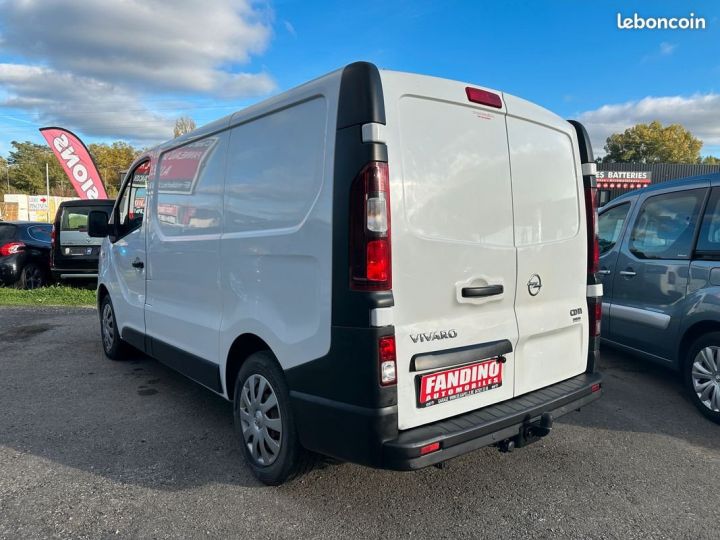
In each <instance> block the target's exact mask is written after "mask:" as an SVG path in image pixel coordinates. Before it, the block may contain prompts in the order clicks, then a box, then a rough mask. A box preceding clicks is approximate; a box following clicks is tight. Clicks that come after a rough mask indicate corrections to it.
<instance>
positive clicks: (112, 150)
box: [88, 141, 140, 196]
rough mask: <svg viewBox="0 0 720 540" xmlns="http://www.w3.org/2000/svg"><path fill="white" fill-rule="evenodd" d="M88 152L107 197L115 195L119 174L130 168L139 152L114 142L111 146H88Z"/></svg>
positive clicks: (131, 147) (126, 145)
mask: <svg viewBox="0 0 720 540" xmlns="http://www.w3.org/2000/svg"><path fill="white" fill-rule="evenodd" d="M88 150H90V154H91V155H92V157H93V159H94V160H95V165H97V168H98V172H99V173H100V177H101V178H102V180H103V184H104V185H105V190H106V191H107V192H108V196H113V195H115V194H116V193H117V190H118V188H119V186H120V181H121V174H122V173H124V172H125V171H127V170H128V169H129V168H130V165H131V164H132V162H133V161H135V158H136V157H138V156H139V155H140V152H139V151H138V150H137V149H135V148H134V147H133V146H131V145H129V144H128V143H126V142H122V141H115V142H114V143H112V144H89V145H88Z"/></svg>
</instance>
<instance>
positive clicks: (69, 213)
mask: <svg viewBox="0 0 720 540" xmlns="http://www.w3.org/2000/svg"><path fill="white" fill-rule="evenodd" d="M97 210H99V211H102V212H105V213H108V210H107V209H106V208H105V207H102V206H83V207H82V208H73V207H68V208H65V209H64V210H63V214H62V219H61V221H60V230H61V231H78V232H87V223H88V215H89V214H90V212H93V211H97Z"/></svg>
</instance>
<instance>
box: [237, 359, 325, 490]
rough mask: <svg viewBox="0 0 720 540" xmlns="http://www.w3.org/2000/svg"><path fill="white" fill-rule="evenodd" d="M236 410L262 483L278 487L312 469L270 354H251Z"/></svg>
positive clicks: (247, 457)
mask: <svg viewBox="0 0 720 540" xmlns="http://www.w3.org/2000/svg"><path fill="white" fill-rule="evenodd" d="M233 411H234V417H235V429H236V430H237V432H238V435H239V436H240V439H241V442H242V446H243V454H244V455H245V460H246V461H247V463H248V465H249V466H250V468H251V469H252V472H253V474H254V475H255V477H256V478H257V479H258V480H260V481H261V482H262V483H264V484H267V485H270V486H276V485H279V484H282V483H283V482H286V481H287V480H290V479H292V478H294V477H296V476H298V475H299V474H302V473H304V472H306V471H307V470H308V469H310V468H311V467H312V458H311V456H310V454H309V453H308V452H307V451H306V450H305V449H304V448H303V447H302V446H301V445H300V442H299V440H298V435H297V431H296V428H295V422H294V420H293V416H292V412H291V410H290V393H289V392H288V388H287V384H286V383H285V378H284V377H283V374H282V371H281V370H280V368H279V367H278V365H277V360H276V359H275V357H274V356H273V355H272V353H270V352H269V351H261V352H257V353H254V354H252V355H250V357H248V359H247V360H246V361H245V363H244V364H243V366H242V367H241V368H240V371H239V372H238V375H237V379H236V381H235V395H234V399H233Z"/></svg>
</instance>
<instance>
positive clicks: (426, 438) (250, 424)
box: [90, 63, 601, 484]
mask: <svg viewBox="0 0 720 540" xmlns="http://www.w3.org/2000/svg"><path fill="white" fill-rule="evenodd" d="M594 198H595V188H594V165H593V157H592V150H591V147H590V142H589V140H588V136H587V133H586V132H585V130H584V128H583V127H582V126H581V125H580V124H578V123H575V122H567V121H565V120H563V119H561V118H559V117H558V116H556V115H554V114H552V113H550V112H548V111H547V110H545V109H543V108H541V107H538V106H536V105H533V104H531V103H528V102H527V101H524V100H522V99H519V98H516V97H513V96H510V95H508V94H504V93H501V92H498V91H494V90H489V89H485V88H480V87H478V86H476V85H468V84H465V83H460V82H455V81H449V80H443V79H438V78H433V77H426V76H421V75H411V74H406V73H397V72H392V71H380V70H378V69H377V68H376V67H375V66H374V65H372V64H368V63H355V64H351V65H349V66H347V67H345V68H344V69H340V70H338V71H335V72H333V73H330V74H329V75H326V76H324V77H321V78H319V79H316V80H314V81H312V82H309V83H307V84H304V85H302V86H300V87H298V88H295V89H293V90H290V91H288V92H285V93H283V94H280V95H278V96H276V97H273V98H271V99H268V100H267V101H264V102H262V103H260V104H257V105H254V106H252V107H249V108H247V109H244V110H242V111H240V112H238V113H235V114H232V115H230V116H227V117H225V118H223V119H221V120H218V121H217V122H214V123H212V124H210V125H207V126H204V127H202V128H200V129H198V130H196V131H194V132H192V133H190V134H188V135H186V136H184V137H181V138H178V139H174V140H172V141H169V142H167V143H165V144H163V145H160V146H158V147H157V148H155V149H153V150H150V151H149V152H147V153H146V154H144V155H143V156H142V157H140V158H139V159H138V160H137V162H136V164H135V165H134V166H133V167H132V168H131V169H130V172H129V173H128V175H127V178H126V179H125V182H124V185H123V187H122V190H121V193H120V195H119V197H118V200H117V203H116V205H115V208H114V209H113V213H112V216H111V218H110V220H109V222H108V221H107V220H106V218H105V214H104V213H98V214H92V215H91V216H90V229H91V230H90V232H91V235H93V236H105V235H107V236H108V237H107V239H105V240H104V243H103V247H102V252H101V261H100V270H99V283H98V305H99V311H100V319H101V331H102V342H103V347H104V349H105V353H106V354H107V355H108V356H109V357H110V358H113V359H115V358H118V357H119V356H120V354H121V352H122V347H123V345H125V344H130V345H132V346H133V347H135V348H137V349H140V350H141V351H144V352H145V353H147V354H148V355H150V356H152V357H155V358H157V359H158V360H160V361H161V362H163V363H166V364H167V365H169V366H170V367H172V368H174V369H176V370H178V371H179V372H181V373H183V374H185V375H187V376H188V377H189V378H191V379H193V380H195V381H197V382H199V383H200V384H202V385H204V386H205V387H207V388H209V389H210V390H212V391H213V392H215V393H217V394H219V395H221V396H224V397H225V398H227V399H229V400H232V401H233V403H234V411H235V421H236V426H237V429H238V433H239V439H240V440H241V441H242V442H243V448H244V452H245V457H246V458H247V461H248V463H249V465H250V467H251V468H252V470H253V471H254V473H255V474H256V475H257V477H258V478H259V479H260V480H261V481H263V482H265V483H268V484H278V483H281V482H283V481H285V480H286V479H288V478H289V477H291V476H292V475H294V474H296V473H297V472H299V471H300V470H301V469H303V468H304V466H306V465H307V464H308V463H309V459H308V457H309V456H310V455H313V453H318V454H323V455H326V456H332V457H334V458H337V459H340V460H347V461H352V462H356V463H361V464H364V465H369V466H373V467H381V468H387V469H397V470H410V469H418V468H421V467H425V466H428V465H432V464H440V463H442V462H444V461H445V460H447V459H449V458H452V457H455V456H458V455H460V454H464V453H466V452H469V451H471V450H474V449H476V448H479V447H482V446H487V445H497V446H498V447H500V448H501V449H503V450H511V449H513V448H514V447H520V446H524V445H525V444H528V443H529V442H532V441H534V440H536V439H538V438H539V437H542V436H544V435H547V434H548V433H549V432H550V430H551V427H552V422H553V419H554V418H557V417H558V416H560V415H562V414H565V413H567V412H569V411H572V410H575V409H578V408H579V407H581V406H583V405H585V404H587V403H589V402H591V401H593V400H595V399H597V398H598V397H599V396H600V394H601V376H600V374H598V373H597V372H596V358H597V347H598V334H599V324H600V309H601V302H600V298H599V297H600V295H601V286H600V285H598V284H597V283H598V282H597V280H596V276H595V273H596V270H597V253H598V248H597V241H596V233H595V227H596V225H595V224H596V208H595V206H594Z"/></svg>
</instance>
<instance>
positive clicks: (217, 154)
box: [154, 132, 228, 236]
mask: <svg viewBox="0 0 720 540" xmlns="http://www.w3.org/2000/svg"><path fill="white" fill-rule="evenodd" d="M227 139H228V134H227V132H226V133H219V134H215V135H213V136H211V137H205V138H204V139H200V140H197V141H193V142H191V143H189V144H186V145H184V146H181V147H179V148H174V149H173V150H170V151H168V152H165V153H164V154H163V155H162V157H161V158H160V161H159V168H158V170H159V174H158V178H157V198H156V200H157V207H154V208H156V209H157V210H156V213H155V215H156V216H157V222H158V225H159V227H160V230H161V231H162V233H163V234H165V235H167V236H187V235H198V234H219V233H220V232H222V209H223V196H222V193H223V184H224V178H225V172H224V167H225V153H226V152H225V147H226V146H227Z"/></svg>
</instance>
